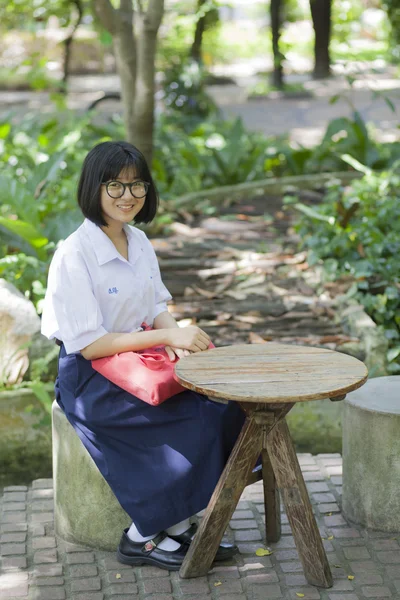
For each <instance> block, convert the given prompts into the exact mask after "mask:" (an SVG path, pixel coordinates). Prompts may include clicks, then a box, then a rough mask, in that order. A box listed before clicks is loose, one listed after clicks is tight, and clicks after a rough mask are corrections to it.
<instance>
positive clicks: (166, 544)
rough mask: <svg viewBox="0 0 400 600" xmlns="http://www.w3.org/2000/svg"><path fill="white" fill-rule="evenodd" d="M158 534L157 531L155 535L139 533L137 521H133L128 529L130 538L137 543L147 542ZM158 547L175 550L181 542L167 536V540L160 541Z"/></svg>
mask: <svg viewBox="0 0 400 600" xmlns="http://www.w3.org/2000/svg"><path fill="white" fill-rule="evenodd" d="M156 535H158V534H157V533H155V534H154V535H147V536H143V535H142V534H141V533H139V531H138V529H137V527H136V525H135V523H132V525H131V526H130V527H129V529H128V531H127V536H128V538H129V539H130V540H132V542H136V543H138V542H147V541H148V540H151V539H152V538H155V537H156ZM157 547H158V548H160V550H167V552H173V551H174V550H178V548H179V547H180V544H179V542H176V541H175V540H171V538H169V537H166V538H165V540H163V541H162V542H160V543H159V544H158V546H157Z"/></svg>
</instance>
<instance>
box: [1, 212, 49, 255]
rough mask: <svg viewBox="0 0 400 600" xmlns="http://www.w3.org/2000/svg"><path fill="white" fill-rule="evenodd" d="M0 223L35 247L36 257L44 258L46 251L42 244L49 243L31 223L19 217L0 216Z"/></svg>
mask: <svg viewBox="0 0 400 600" xmlns="http://www.w3.org/2000/svg"><path fill="white" fill-rule="evenodd" d="M0 225H3V227H5V228H6V229H8V230H9V231H11V232H12V233H15V234H16V235H19V236H20V237H21V238H22V239H23V240H25V241H26V242H28V243H29V244H30V245H31V246H32V247H33V248H35V250H36V252H37V255H38V257H39V258H40V259H41V260H45V259H46V252H45V251H44V250H43V248H44V246H46V245H47V244H48V243H49V240H48V239H47V238H46V237H44V236H43V235H42V234H41V233H40V232H39V231H38V230H37V229H36V228H35V227H33V225H31V224H30V223H26V222H25V221H21V220H20V219H18V220H16V221H14V220H13V219H6V218H5V217H1V216H0Z"/></svg>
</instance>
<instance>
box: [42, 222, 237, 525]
mask: <svg viewBox="0 0 400 600" xmlns="http://www.w3.org/2000/svg"><path fill="white" fill-rule="evenodd" d="M124 230H125V232H126V234H127V239H128V260H126V259H125V258H123V257H122V256H121V255H120V254H119V252H118V251H117V249H116V248H115V246H114V244H113V243H112V242H111V240H110V239H109V238H108V237H107V236H106V234H105V233H104V232H103V231H102V230H101V228H100V227H98V226H97V225H95V224H94V223H92V222H91V221H89V220H88V219H86V220H85V221H84V223H83V224H82V225H81V226H80V227H79V228H78V229H77V230H76V231H75V232H74V233H73V234H72V235H70V236H69V237H68V238H67V239H66V240H65V241H64V242H63V243H62V244H61V246H59V248H58V249H57V250H56V252H55V254H54V257H53V260H52V262H51V265H50V269H49V276H48V287H47V292H46V296H45V299H44V305H43V315H42V328H41V330H42V333H43V335H45V336H46V337H47V338H49V339H52V338H57V339H58V340H61V341H62V346H61V349H60V356H59V370H58V377H57V380H56V385H55V392H56V400H57V402H58V404H59V406H60V407H61V409H62V410H63V411H64V413H65V415H66V417H67V419H68V420H69V422H70V423H71V424H72V426H73V427H74V429H75V431H76V432H77V434H78V435H79V437H80V439H81V441H82V443H83V444H84V446H85V448H86V449H87V451H88V452H89V454H90V455H91V457H92V458H93V460H94V461H95V463H96V465H97V467H98V469H99V470H100V472H101V473H102V475H103V476H104V478H105V479H106V481H107V482H108V484H109V485H110V487H111V489H112V490H113V492H114V494H115V496H116V497H117V499H118V501H119V502H120V504H121V506H122V507H123V508H124V509H125V511H126V512H127V513H128V514H129V516H130V517H131V518H132V520H133V521H134V523H135V524H136V527H137V528H138V530H139V532H140V533H141V534H142V535H143V536H146V535H152V534H154V532H156V531H161V530H163V529H166V528H168V527H170V526H171V525H173V524H175V523H178V522H180V521H182V520H183V519H185V518H187V517H190V516H191V515H193V514H195V513H197V512H199V511H200V510H202V509H203V508H205V507H206V505H207V504H208V501H209V499H210V497H211V494H212V492H213V490H214V487H215V485H216V483H217V481H218V479H219V476H220V474H221V472H222V470H223V468H224V466H225V463H226V460H227V458H228V456H229V454H230V451H231V449H232V448H233V446H234V444H235V441H236V438H237V436H238V434H239V432H240V429H241V427H242V424H243V420H244V414H243V412H242V411H241V409H240V408H239V406H238V405H237V404H236V403H233V402H230V403H228V404H226V405H225V404H220V403H216V402H212V401H211V400H209V399H208V398H207V397H206V396H203V395H201V394H197V393H196V392H192V391H189V390H187V391H184V392H181V393H180V394H177V395H175V396H173V397H172V398H170V399H169V400H167V401H166V402H164V403H163V404H161V405H160V406H150V405H148V404H146V403H145V402H143V401H141V400H139V399H138V398H137V397H135V396H133V395H131V394H129V393H128V392H126V391H125V390H123V389H121V388H120V387H118V386H117V385H115V384H113V383H111V382H110V381H108V380H107V379H106V378H105V377H103V375H101V374H100V373H97V371H95V370H94V369H93V368H92V366H91V361H89V360H86V359H85V358H84V357H83V356H82V354H81V353H80V351H81V349H82V348H84V347H86V346H88V345H89V344H91V343H93V342H95V341H96V340H97V339H99V338H100V337H102V336H103V335H105V334H106V333H129V332H134V331H140V330H141V328H140V326H141V323H143V322H146V323H147V324H149V325H152V324H153V321H154V319H155V317H156V316H157V315H158V314H160V313H161V312H164V311H166V310H167V304H166V302H167V301H168V300H170V299H171V295H170V294H169V292H168V290H167V289H166V287H165V286H164V284H163V282H162V279H161V276H160V270H159V267H158V262H157V258H156V255H155V252H154V249H153V247H152V245H151V243H150V241H149V240H148V238H147V236H146V235H145V234H144V233H143V232H142V231H140V230H139V229H137V228H135V227H132V226H130V225H124Z"/></svg>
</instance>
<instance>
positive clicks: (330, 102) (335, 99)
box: [329, 94, 340, 104]
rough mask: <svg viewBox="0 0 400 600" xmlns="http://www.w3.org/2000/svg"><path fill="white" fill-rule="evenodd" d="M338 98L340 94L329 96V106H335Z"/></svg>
mask: <svg viewBox="0 0 400 600" xmlns="http://www.w3.org/2000/svg"><path fill="white" fill-rule="evenodd" d="M339 98H340V94H335V95H334V96H331V97H330V98H329V104H336V102H337V101H338V100H339Z"/></svg>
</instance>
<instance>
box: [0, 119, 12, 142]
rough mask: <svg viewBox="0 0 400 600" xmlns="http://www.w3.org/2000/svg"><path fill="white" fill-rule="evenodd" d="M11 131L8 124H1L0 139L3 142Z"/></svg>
mask: <svg viewBox="0 0 400 600" xmlns="http://www.w3.org/2000/svg"><path fill="white" fill-rule="evenodd" d="M10 131H11V125H10V123H3V124H2V125H0V138H1V139H2V140H4V139H5V138H6V137H7V136H8V134H9V133H10Z"/></svg>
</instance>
